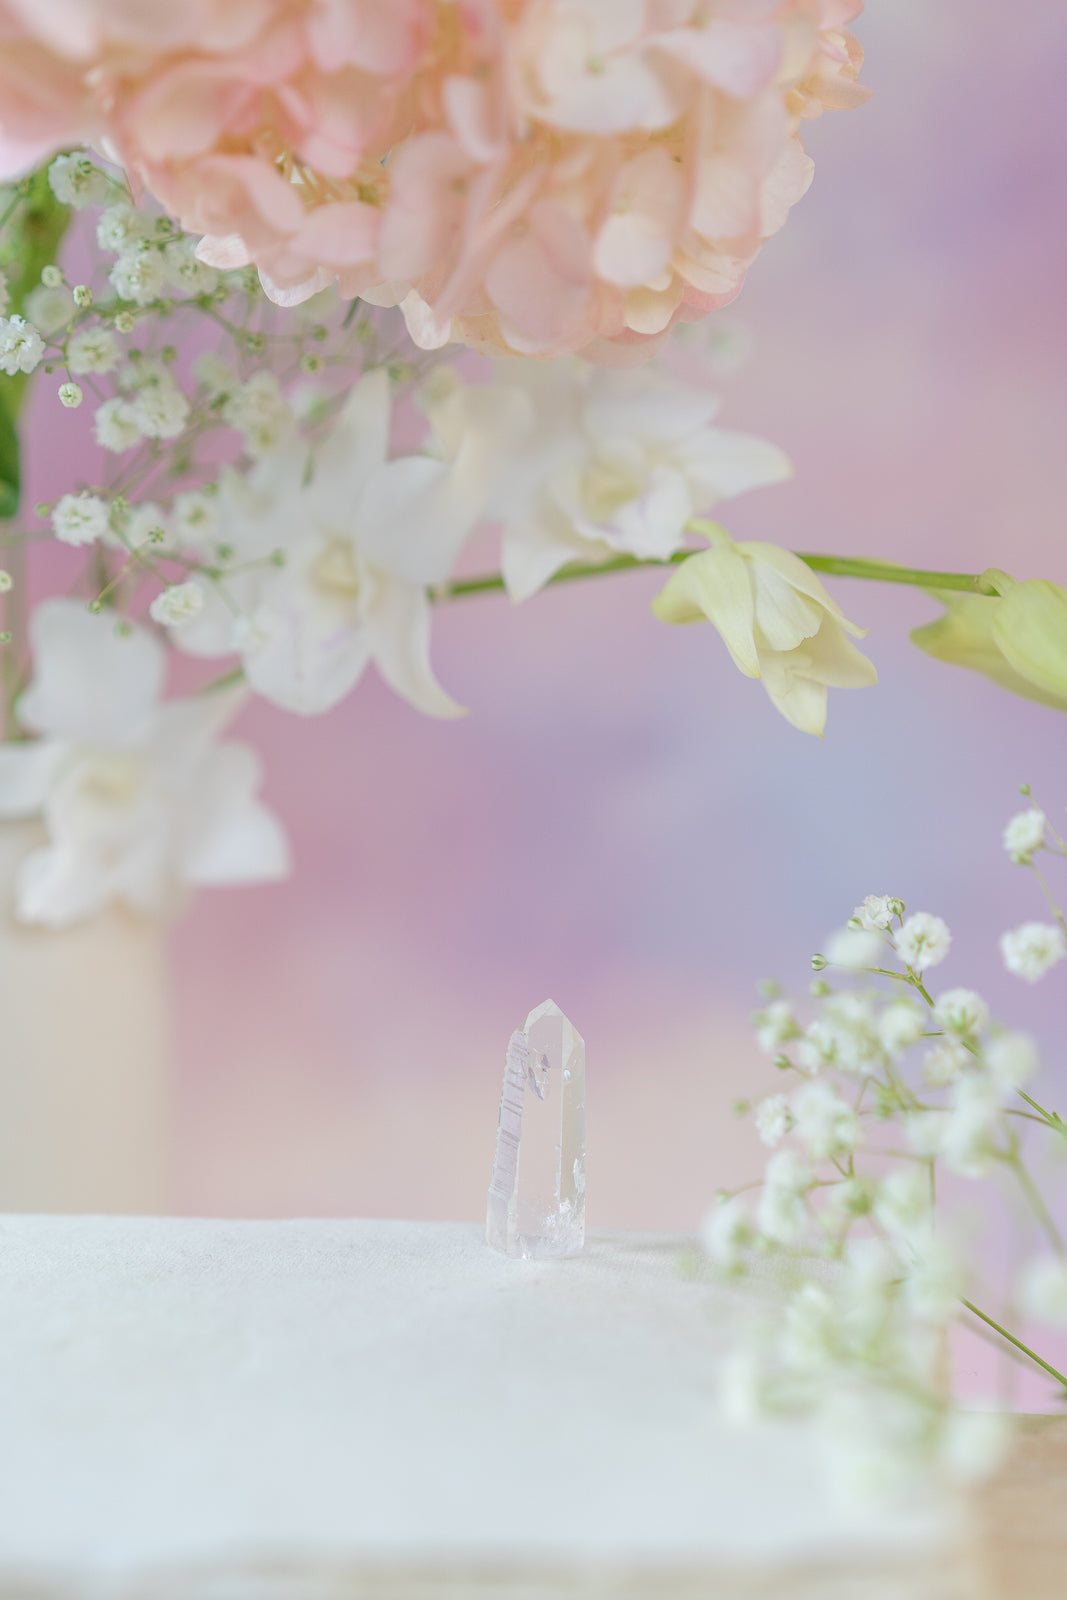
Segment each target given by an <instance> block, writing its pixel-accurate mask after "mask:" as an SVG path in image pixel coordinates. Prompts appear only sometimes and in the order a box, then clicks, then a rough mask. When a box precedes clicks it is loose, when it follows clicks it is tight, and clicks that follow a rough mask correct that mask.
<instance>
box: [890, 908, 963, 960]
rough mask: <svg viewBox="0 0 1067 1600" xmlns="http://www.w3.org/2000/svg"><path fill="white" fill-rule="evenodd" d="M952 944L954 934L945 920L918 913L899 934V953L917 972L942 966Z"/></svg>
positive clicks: (929, 914) (909, 919)
mask: <svg viewBox="0 0 1067 1600" xmlns="http://www.w3.org/2000/svg"><path fill="white" fill-rule="evenodd" d="M951 943H952V934H951V933H950V932H949V929H948V924H947V923H946V922H945V921H944V920H943V918H941V917H935V916H933V915H931V913H930V912H929V911H916V913H915V915H914V916H911V917H909V918H908V920H907V922H905V924H904V926H903V927H902V928H901V930H900V932H899V933H898V934H897V953H898V954H899V956H900V959H901V960H902V961H904V962H906V964H907V965H908V966H909V967H912V968H914V970H915V971H916V972H924V971H925V970H926V968H927V967H937V966H940V964H941V962H942V961H944V959H945V957H946V956H947V955H948V952H949V946H950V945H951Z"/></svg>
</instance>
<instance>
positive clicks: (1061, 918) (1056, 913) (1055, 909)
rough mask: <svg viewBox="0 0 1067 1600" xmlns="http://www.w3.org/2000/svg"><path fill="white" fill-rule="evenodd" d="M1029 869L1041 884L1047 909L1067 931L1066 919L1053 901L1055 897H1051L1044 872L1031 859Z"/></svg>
mask: <svg viewBox="0 0 1067 1600" xmlns="http://www.w3.org/2000/svg"><path fill="white" fill-rule="evenodd" d="M1030 871H1031V872H1032V873H1033V875H1034V877H1035V878H1036V879H1037V881H1038V883H1039V884H1040V885H1041V893H1042V894H1043V895H1044V897H1045V899H1046V901H1047V902H1048V908H1049V910H1050V911H1051V912H1052V915H1053V916H1054V917H1055V918H1056V921H1057V922H1058V923H1059V925H1060V927H1061V928H1062V929H1063V931H1064V933H1067V921H1065V920H1064V916H1063V912H1062V911H1061V910H1060V908H1059V906H1058V905H1057V904H1056V901H1055V899H1054V897H1053V894H1052V890H1051V889H1050V888H1049V886H1048V884H1047V883H1046V882H1045V875H1044V873H1043V872H1042V871H1041V869H1040V867H1038V866H1037V865H1036V863H1035V862H1033V861H1031V863H1030Z"/></svg>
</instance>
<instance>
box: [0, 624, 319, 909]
mask: <svg viewBox="0 0 1067 1600" xmlns="http://www.w3.org/2000/svg"><path fill="white" fill-rule="evenodd" d="M32 640H33V647H34V667H35V675H34V679H33V682H32V683H31V685H30V687H29V689H28V690H27V691H26V693H25V694H24V695H23V696H22V699H21V701H20V703H19V716H20V720H21V721H22V723H23V725H24V726H25V727H26V728H28V729H30V730H32V731H33V732H34V733H36V734H38V735H40V737H39V738H37V739H34V740H29V741H27V742H25V743H7V744H2V745H0V818H3V819H5V820H8V819H16V818H26V817H35V816H41V817H43V820H44V825H45V828H46V830H47V834H48V843H47V844H46V845H44V846H43V847H42V848H41V849H38V850H34V851H33V852H32V853H31V854H30V855H29V856H28V857H27V858H26V860H25V861H24V862H23V863H22V865H21V867H20V869H19V872H18V875H17V879H16V883H15V902H16V905H15V909H16V914H17V916H18V917H19V919H20V920H21V921H23V922H30V923H41V924H44V925H45V926H48V927H66V926H68V925H69V924H71V923H74V922H78V921H80V920H82V919H83V918H85V917H88V916H91V915H93V913H95V912H97V911H99V910H101V909H102V908H103V907H104V906H106V905H107V904H109V903H110V902H112V901H115V900H121V901H124V902H125V903H126V904H127V905H130V906H133V907H134V908H135V909H137V910H140V911H144V912H149V913H160V912H165V911H168V910H170V909H172V908H174V907H175V906H177V905H178V904H180V902H181V899H182V896H183V891H185V890H186V889H187V888H190V887H193V886H196V885H208V884H239V883H261V882H267V881H270V880H272V879H276V878H280V877H283V876H284V875H285V874H286V872H287V871H288V868H289V853H288V847H287V845H286V841H285V836H284V833H283V832H282V829H281V826H280V824H279V823H278V821H277V819H276V818H275V817H274V816H273V815H272V813H271V812H269V811H268V810H267V809H266V808H265V807H264V806H263V805H262V804H261V803H260V802H259V800H258V799H257V798H256V795H257V790H258V788H259V783H260V767H259V759H258V757H257V756H256V754H255V753H254V751H252V750H251V749H249V747H248V746H247V745H243V744H237V743H233V742H229V741H228V742H226V743H222V744H220V743H218V735H219V733H220V732H221V730H222V728H223V727H224V726H225V724H226V723H227V722H228V721H229V720H230V719H231V717H232V716H233V715H234V713H235V711H236V710H237V708H238V706H239V704H240V701H241V698H242V696H241V694H240V693H238V694H237V695H236V696H235V695H233V694H229V695H222V694H219V695H203V696H201V697H199V698H196V699H187V700H168V701H162V700H161V699H160V695H161V691H162V687H163V676H164V663H165V652H164V649H163V646H162V645H161V644H160V643H159V641H158V640H157V639H156V638H155V637H154V636H153V635H151V634H150V633H148V632H147V631H146V630H144V629H143V628H138V627H134V628H131V629H130V630H129V631H123V632H116V629H115V623H114V619H113V617H109V616H108V615H106V614H100V615H93V614H92V613H90V612H89V611H87V610H86V609H85V607H84V606H82V605H80V604H78V603H77V602H76V601H72V600H47V601H45V602H44V603H43V604H42V605H40V606H39V607H38V608H37V610H36V612H35V613H34V616H33V622H32Z"/></svg>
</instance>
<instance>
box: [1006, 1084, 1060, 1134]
mask: <svg viewBox="0 0 1067 1600" xmlns="http://www.w3.org/2000/svg"><path fill="white" fill-rule="evenodd" d="M1015 1093H1016V1094H1017V1095H1018V1096H1019V1098H1020V1100H1025V1101H1026V1103H1027V1105H1028V1106H1033V1108H1034V1110H1035V1111H1037V1112H1039V1113H1040V1115H1041V1118H1042V1120H1043V1121H1044V1122H1045V1123H1046V1124H1047V1125H1048V1126H1049V1127H1050V1128H1051V1129H1052V1130H1053V1132H1054V1133H1058V1134H1062V1136H1063V1137H1064V1138H1065V1139H1067V1124H1065V1123H1064V1121H1063V1118H1062V1117H1061V1116H1060V1115H1059V1113H1058V1112H1057V1111H1046V1110H1045V1108H1044V1106H1042V1105H1038V1103H1037V1101H1036V1100H1035V1099H1033V1097H1032V1096H1031V1095H1028V1094H1027V1093H1026V1092H1025V1090H1023V1089H1016V1091H1015Z"/></svg>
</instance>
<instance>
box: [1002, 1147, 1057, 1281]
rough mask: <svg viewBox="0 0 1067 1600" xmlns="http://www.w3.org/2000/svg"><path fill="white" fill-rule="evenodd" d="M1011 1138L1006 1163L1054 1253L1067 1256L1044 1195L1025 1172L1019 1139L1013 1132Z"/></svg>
mask: <svg viewBox="0 0 1067 1600" xmlns="http://www.w3.org/2000/svg"><path fill="white" fill-rule="evenodd" d="M1011 1139H1012V1150H1011V1154H1010V1156H1009V1157H1008V1164H1009V1166H1010V1167H1011V1169H1012V1171H1013V1172H1014V1173H1015V1176H1016V1177H1017V1178H1018V1180H1019V1187H1020V1188H1021V1189H1022V1191H1023V1194H1024V1195H1025V1196H1026V1199H1027V1202H1028V1204H1029V1206H1030V1209H1031V1211H1032V1212H1033V1213H1034V1216H1035V1217H1036V1218H1037V1220H1038V1222H1039V1223H1040V1225H1041V1227H1042V1229H1043V1230H1044V1233H1045V1235H1046V1237H1047V1238H1048V1241H1049V1243H1050V1244H1051V1246H1052V1248H1053V1249H1054V1250H1055V1252H1056V1254H1057V1255H1059V1256H1067V1245H1065V1244H1064V1242H1063V1235H1062V1234H1061V1233H1060V1230H1059V1228H1057V1226H1056V1223H1055V1219H1054V1218H1053V1216H1052V1213H1051V1211H1050V1210H1049V1208H1048V1206H1047V1205H1046V1204H1045V1199H1044V1196H1043V1195H1042V1193H1041V1191H1040V1189H1039V1188H1038V1187H1037V1184H1036V1183H1035V1182H1034V1180H1033V1178H1031V1176H1030V1174H1029V1173H1028V1172H1027V1170H1026V1163H1025V1162H1024V1161H1023V1159H1022V1156H1021V1155H1020V1154H1019V1141H1018V1139H1017V1138H1016V1137H1015V1135H1014V1134H1012V1136H1011Z"/></svg>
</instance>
